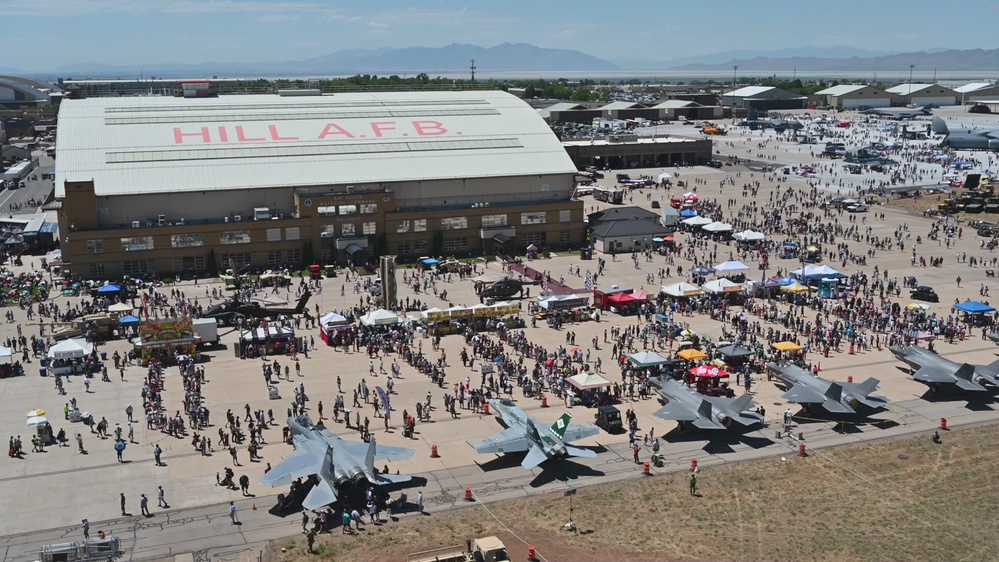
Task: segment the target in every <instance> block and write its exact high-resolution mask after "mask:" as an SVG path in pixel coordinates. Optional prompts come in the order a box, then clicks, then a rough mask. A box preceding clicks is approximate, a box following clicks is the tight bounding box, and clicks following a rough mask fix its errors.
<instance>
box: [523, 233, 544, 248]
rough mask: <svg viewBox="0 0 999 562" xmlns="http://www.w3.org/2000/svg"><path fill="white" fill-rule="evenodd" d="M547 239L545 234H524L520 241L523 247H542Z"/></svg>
mask: <svg viewBox="0 0 999 562" xmlns="http://www.w3.org/2000/svg"><path fill="white" fill-rule="evenodd" d="M547 238H548V237H547V236H546V233H545V232H525V233H524V234H523V235H522V236H521V237H520V241H521V243H522V244H524V245H529V244H536V245H543V244H544V243H545V240H546V239H547Z"/></svg>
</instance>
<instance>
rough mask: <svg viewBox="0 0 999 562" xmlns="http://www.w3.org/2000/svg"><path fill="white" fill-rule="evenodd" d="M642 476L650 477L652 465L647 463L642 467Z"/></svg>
mask: <svg viewBox="0 0 999 562" xmlns="http://www.w3.org/2000/svg"><path fill="white" fill-rule="evenodd" d="M642 474H644V475H645V476H652V465H651V464H649V463H648V462H646V463H645V464H644V465H642Z"/></svg>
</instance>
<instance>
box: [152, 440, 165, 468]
mask: <svg viewBox="0 0 999 562" xmlns="http://www.w3.org/2000/svg"><path fill="white" fill-rule="evenodd" d="M162 454H163V449H162V448H160V444H159V443H157V444H156V445H154V446H153V458H154V459H156V466H163V461H161V460H160V455H162Z"/></svg>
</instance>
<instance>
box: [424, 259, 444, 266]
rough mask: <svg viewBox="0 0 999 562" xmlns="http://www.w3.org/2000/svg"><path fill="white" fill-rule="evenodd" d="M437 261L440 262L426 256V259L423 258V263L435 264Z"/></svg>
mask: <svg viewBox="0 0 999 562" xmlns="http://www.w3.org/2000/svg"><path fill="white" fill-rule="evenodd" d="M439 263H440V262H439V261H437V260H435V259H434V258H427V259H425V260H423V265H437V264H439Z"/></svg>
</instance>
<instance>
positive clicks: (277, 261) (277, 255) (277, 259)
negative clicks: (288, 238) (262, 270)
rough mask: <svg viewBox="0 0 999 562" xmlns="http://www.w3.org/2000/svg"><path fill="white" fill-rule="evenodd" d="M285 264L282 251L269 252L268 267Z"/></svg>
mask: <svg viewBox="0 0 999 562" xmlns="http://www.w3.org/2000/svg"><path fill="white" fill-rule="evenodd" d="M283 263H284V252H283V251H281V250H271V251H270V252H267V265H281V264H283Z"/></svg>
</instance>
